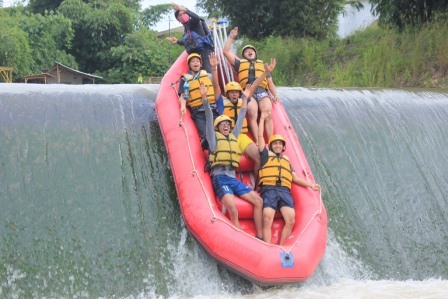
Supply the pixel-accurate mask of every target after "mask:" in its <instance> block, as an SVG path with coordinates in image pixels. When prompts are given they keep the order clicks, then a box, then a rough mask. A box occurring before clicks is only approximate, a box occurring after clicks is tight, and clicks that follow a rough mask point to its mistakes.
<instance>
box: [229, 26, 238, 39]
mask: <svg viewBox="0 0 448 299" xmlns="http://www.w3.org/2000/svg"><path fill="white" fill-rule="evenodd" d="M237 36H238V27H235V28H233V29H232V30H230V34H229V37H230V38H231V39H234V38H235V37H237Z"/></svg>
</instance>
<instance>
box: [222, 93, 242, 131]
mask: <svg viewBox="0 0 448 299" xmlns="http://www.w3.org/2000/svg"><path fill="white" fill-rule="evenodd" d="M223 104H224V111H223V112H222V114H224V115H227V116H228V117H230V118H231V119H232V128H233V127H234V126H235V123H236V120H237V117H238V115H240V110H241V105H242V104H243V99H242V98H239V99H238V102H236V103H235V104H234V103H232V101H231V100H229V99H228V98H224V101H223ZM247 132H248V128H247V120H246V118H244V121H243V127H242V128H241V131H240V134H246V133H247Z"/></svg>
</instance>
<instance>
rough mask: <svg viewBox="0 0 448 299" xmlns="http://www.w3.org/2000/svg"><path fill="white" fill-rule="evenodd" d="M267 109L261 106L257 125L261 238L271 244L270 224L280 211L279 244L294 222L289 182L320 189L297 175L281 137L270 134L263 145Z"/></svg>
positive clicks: (316, 189)
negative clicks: (281, 226)
mask: <svg viewBox="0 0 448 299" xmlns="http://www.w3.org/2000/svg"><path fill="white" fill-rule="evenodd" d="M270 113H271V111H270V110H269V109H264V110H262V112H261V115H260V124H259V127H258V141H259V144H258V149H259V151H260V160H261V168H260V172H259V184H260V187H261V192H260V195H261V198H263V239H264V241H265V242H266V243H271V239H272V232H271V228H272V223H273V221H274V216H275V212H276V211H278V210H279V211H280V213H281V214H282V216H283V219H284V221H285V226H284V227H283V230H282V234H281V236H280V243H279V245H283V243H284V242H285V241H286V239H287V238H288V237H289V235H290V234H291V232H292V229H293V227H294V224H295V219H296V214H295V210H294V201H293V198H292V194H291V184H292V183H295V184H298V185H300V186H304V187H308V188H311V189H313V190H314V191H320V190H321V189H322V188H321V186H320V185H319V184H315V183H310V182H308V181H306V180H305V179H302V178H301V177H299V176H298V175H297V174H296V173H295V171H294V169H293V168H292V166H291V163H290V162H289V159H288V157H287V156H286V155H284V154H283V152H284V151H285V147H286V140H285V138H284V137H283V136H281V135H278V134H274V135H272V136H271V137H270V138H269V141H268V144H267V145H268V148H269V150H268V149H267V148H266V144H264V142H263V141H264V137H263V133H264V123H265V119H266V118H267V117H268V116H269V114H270Z"/></svg>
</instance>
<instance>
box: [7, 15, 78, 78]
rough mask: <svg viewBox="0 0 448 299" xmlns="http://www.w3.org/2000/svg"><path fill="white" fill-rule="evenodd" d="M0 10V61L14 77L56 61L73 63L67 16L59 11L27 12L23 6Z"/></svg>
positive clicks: (71, 36) (35, 70) (69, 64)
mask: <svg viewBox="0 0 448 299" xmlns="http://www.w3.org/2000/svg"><path fill="white" fill-rule="evenodd" d="M11 12H13V13H11V14H9V13H7V11H6V10H1V11H0V15H1V18H0V37H1V38H0V40H2V42H1V43H0V65H6V66H13V67H14V70H15V74H14V77H20V76H25V75H31V74H35V73H40V72H41V70H42V69H43V68H48V67H50V66H52V65H53V64H54V61H59V62H61V63H64V64H66V65H68V66H72V67H76V66H77V65H76V62H75V59H74V57H73V56H71V55H69V54H68V53H67V52H66V49H69V48H70V47H71V40H72V38H73V30H72V28H71V22H70V20H68V19H66V18H65V17H63V16H62V15H60V14H56V13H50V14H47V15H45V16H42V15H40V14H31V15H30V14H27V13H25V11H24V10H23V9H16V10H11Z"/></svg>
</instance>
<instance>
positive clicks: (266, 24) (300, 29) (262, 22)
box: [198, 0, 362, 39]
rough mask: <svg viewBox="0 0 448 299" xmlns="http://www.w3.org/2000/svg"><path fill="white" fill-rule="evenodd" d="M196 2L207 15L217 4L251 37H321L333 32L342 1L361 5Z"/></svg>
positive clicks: (324, 0)
mask: <svg viewBox="0 0 448 299" xmlns="http://www.w3.org/2000/svg"><path fill="white" fill-rule="evenodd" d="M198 4H199V5H200V6H201V7H203V8H204V9H205V10H206V11H207V13H208V14H209V15H210V16H214V15H215V14H216V11H217V10H216V8H220V10H218V11H219V12H220V13H222V15H224V16H228V17H229V18H230V21H231V24H232V25H231V26H232V27H233V26H237V27H239V29H240V32H242V33H243V34H244V35H245V36H247V37H249V38H253V39H260V38H266V37H269V36H270V35H275V36H283V37H286V36H291V37H313V38H318V39H323V38H325V37H327V36H332V35H335V34H336V30H337V28H336V25H337V17H338V15H339V14H340V13H341V12H343V11H344V4H350V5H353V6H355V7H357V8H358V9H359V8H362V4H360V2H359V1H345V0H265V1H257V0H198Z"/></svg>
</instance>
